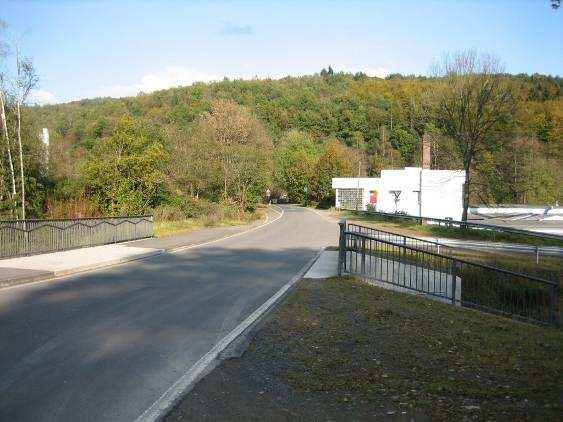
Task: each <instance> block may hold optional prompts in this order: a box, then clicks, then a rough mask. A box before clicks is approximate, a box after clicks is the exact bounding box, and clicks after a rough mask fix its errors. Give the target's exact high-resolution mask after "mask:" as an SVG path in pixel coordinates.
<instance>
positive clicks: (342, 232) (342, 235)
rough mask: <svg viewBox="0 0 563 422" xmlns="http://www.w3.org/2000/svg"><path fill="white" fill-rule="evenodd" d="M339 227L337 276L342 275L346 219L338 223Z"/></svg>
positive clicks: (344, 255)
mask: <svg viewBox="0 0 563 422" xmlns="http://www.w3.org/2000/svg"><path fill="white" fill-rule="evenodd" d="M338 225H339V226H340V237H339V238H338V276H341V275H342V267H343V266H344V261H345V260H346V219H345V218H343V219H341V220H340V221H339V222H338Z"/></svg>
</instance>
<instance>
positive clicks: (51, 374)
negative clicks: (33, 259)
mask: <svg viewBox="0 0 563 422" xmlns="http://www.w3.org/2000/svg"><path fill="white" fill-rule="evenodd" d="M337 238H338V226H337V225H336V224H334V223H332V222H330V221H327V220H326V219H324V218H323V217H321V216H319V215H318V214H315V213H314V212H311V211H310V210H307V209H303V208H299V207H290V206H285V207H283V215H282V216H281V218H279V219H278V220H277V221H275V222H273V223H271V224H269V225H266V226H264V227H261V228H258V229H254V230H252V231H249V232H247V233H244V234H240V235H237V236H235V237H231V238H228V239H224V240H220V241H217V242H214V243H210V244H206V245H202V246H200V247H196V248H192V249H187V250H184V251H181V252H177V253H174V254H172V253H165V254H162V255H158V256H155V257H151V258H148V259H145V260H142V261H136V262H132V263H128V264H124V265H120V266H116V267H113V268H109V269H104V270H99V271H95V272H91V273H86V274H81V275H76V276H72V277H69V278H66V279H62V280H57V281H50V282H44V283H39V284H32V285H23V286H18V287H12V288H7V289H2V290H0V420H1V421H20V422H21V421H55V420H57V421H110V420H111V421H134V420H135V419H136V418H137V417H138V416H139V415H141V414H142V413H143V412H144V411H145V410H146V409H147V408H148V407H149V406H151V404H152V403H153V402H154V401H155V400H157V399H158V398H159V397H160V395H161V394H162V393H163V392H164V391H165V390H166V389H167V388H169V387H170V386H171V385H172V384H173V383H174V382H175V381H176V380H177V379H178V378H180V376H181V375H182V374H184V373H185V372H186V371H187V370H188V369H189V368H190V367H191V366H192V365H193V364H194V363H195V362H196V361H197V360H198V359H199V358H200V357H201V356H203V355H204V354H205V353H206V352H208V351H209V350H210V349H211V348H212V347H213V346H214V345H215V344H216V343H217V342H218V341H219V340H220V339H221V338H222V337H224V336H225V335H226V334H227V333H228V332H229V331H231V330H232V329H233V328H234V327H236V326H237V325H238V324H239V323H240V322H241V321H242V320H244V319H245V318H246V317H247V316H248V315H250V314H251V313H252V312H253V311H254V310H255V309H256V308H258V307H259V306H260V305H261V304H262V303H263V302H264V301H266V300H267V299H268V298H269V297H270V296H272V295H273V294H274V293H275V292H276V291H277V290H278V289H279V288H280V287H282V286H283V285H284V284H285V283H287V282H288V281H289V280H290V279H291V278H292V277H293V276H294V275H295V274H296V273H297V272H298V271H299V270H300V268H301V267H302V266H303V265H304V264H305V263H306V262H307V261H309V260H310V259H311V258H312V257H313V256H314V254H315V253H316V252H317V251H318V250H319V248H320V247H322V246H327V245H331V244H332V245H336V244H337Z"/></svg>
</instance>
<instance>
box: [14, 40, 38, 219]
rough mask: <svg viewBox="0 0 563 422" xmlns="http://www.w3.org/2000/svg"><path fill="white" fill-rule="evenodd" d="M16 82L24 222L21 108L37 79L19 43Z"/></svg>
mask: <svg viewBox="0 0 563 422" xmlns="http://www.w3.org/2000/svg"><path fill="white" fill-rule="evenodd" d="M15 50H16V51H15V54H16V80H15V84H14V85H15V96H16V118H17V131H16V133H17V139H18V149H19V162H20V183H21V185H20V190H21V217H22V220H25V171H24V164H23V144H22V133H21V132H22V131H21V121H22V107H23V105H24V104H25V102H26V101H27V98H28V96H29V93H30V91H31V90H32V89H33V88H34V87H35V86H36V85H37V82H38V78H37V75H36V73H35V69H34V68H33V63H32V62H31V59H29V58H27V57H22V55H21V51H20V47H19V43H16V48H15Z"/></svg>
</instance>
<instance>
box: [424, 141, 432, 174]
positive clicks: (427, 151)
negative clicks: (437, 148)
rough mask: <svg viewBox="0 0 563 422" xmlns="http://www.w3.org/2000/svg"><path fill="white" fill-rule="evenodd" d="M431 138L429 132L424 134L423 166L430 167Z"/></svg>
mask: <svg viewBox="0 0 563 422" xmlns="http://www.w3.org/2000/svg"><path fill="white" fill-rule="evenodd" d="M431 154H432V153H431V151H430V139H429V137H428V135H427V134H424V135H422V168H423V169H430V162H431V158H432V155H431Z"/></svg>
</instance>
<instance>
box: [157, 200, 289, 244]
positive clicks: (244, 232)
mask: <svg viewBox="0 0 563 422" xmlns="http://www.w3.org/2000/svg"><path fill="white" fill-rule="evenodd" d="M280 209H281V212H280V211H278V210H276V209H275V208H274V206H273V205H272V211H275V212H276V213H278V214H279V215H278V216H277V217H276V218H274V219H273V220H270V217H269V216H267V217H266V222H265V223H264V224H260V225H259V226H256V227H252V228H250V229H248V230H244V231H242V232H238V233H234V234H231V235H229V236H225V237H221V238H219V239H213V240H209V241H207V242H203V243H197V244H195V245H187V246H180V247H178V248H173V249H169V250H168V251H167V252H168V253H177V252H182V251H185V250H188V249H194V248H199V247H200V246H205V245H209V244H211V243H216V242H220V241H222V240H226V239H231V238H233V237H236V236H240V235H243V234H246V233H250V232H253V231H254V230H258V229H261V228H262V227H266V226H268V225H270V224H272V223H275V222H276V221H278V220H279V219H280V218H282V217H283V215H284V213H285V211H284V209H283V208H281V207H280Z"/></svg>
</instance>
